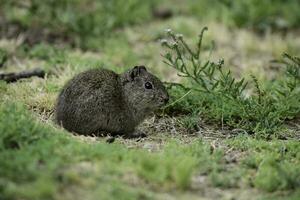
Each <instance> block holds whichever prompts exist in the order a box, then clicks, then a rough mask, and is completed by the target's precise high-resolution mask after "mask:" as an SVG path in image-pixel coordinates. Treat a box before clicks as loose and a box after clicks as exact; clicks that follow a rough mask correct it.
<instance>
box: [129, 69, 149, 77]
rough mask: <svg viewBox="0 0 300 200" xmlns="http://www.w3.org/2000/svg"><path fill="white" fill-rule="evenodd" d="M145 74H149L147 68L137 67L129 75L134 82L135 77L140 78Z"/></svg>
mask: <svg viewBox="0 0 300 200" xmlns="http://www.w3.org/2000/svg"><path fill="white" fill-rule="evenodd" d="M143 72H147V69H146V67H145V66H135V67H134V68H133V69H132V70H130V72H129V75H130V78H131V80H133V79H134V78H135V77H138V76H139V75H141V74H142V73H143Z"/></svg>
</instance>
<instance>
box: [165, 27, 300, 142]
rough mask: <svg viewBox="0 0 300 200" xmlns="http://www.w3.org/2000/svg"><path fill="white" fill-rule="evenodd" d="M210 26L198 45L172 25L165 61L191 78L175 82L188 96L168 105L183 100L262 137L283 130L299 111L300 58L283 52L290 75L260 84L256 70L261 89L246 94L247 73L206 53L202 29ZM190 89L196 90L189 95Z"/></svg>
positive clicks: (191, 109) (210, 116)
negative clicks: (236, 72)
mask: <svg viewBox="0 0 300 200" xmlns="http://www.w3.org/2000/svg"><path fill="white" fill-rule="evenodd" d="M206 30H207V28H206V27H205V28H204V29H203V30H202V32H201V33H200V35H199V38H198V41H197V45H196V48H195V49H193V48H192V47H190V45H188V44H187V43H186V41H185V40H184V38H183V36H182V35H181V34H175V33H174V32H173V31H172V30H170V29H168V30H167V35H168V38H169V40H166V39H165V40H162V45H163V46H164V47H166V48H167V52H166V53H165V54H164V55H163V57H164V62H165V63H166V64H167V65H169V66H171V67H172V68H174V69H176V70H177V71H178V76H180V77H184V78H186V79H188V81H189V82H188V84H186V85H182V84H174V83H171V85H173V86H178V87H177V95H178V93H180V92H178V90H179V91H181V92H185V94H184V95H183V96H182V97H184V98H182V97H181V98H179V99H180V101H179V100H176V101H174V102H173V103H171V104H170V105H169V106H168V107H169V108H168V109H169V110H172V107H173V110H176V107H177V108H178V104H179V103H182V104H185V105H188V104H190V106H189V109H187V110H188V111H189V112H190V113H193V116H194V114H195V113H197V112H198V113H199V114H200V113H201V114H202V115H203V114H204V116H206V118H208V119H210V120H214V121H217V122H219V123H220V124H222V125H223V124H226V125H228V126H230V127H233V128H240V129H244V130H245V131H247V132H248V133H257V135H259V136H262V137H270V136H271V135H273V134H274V133H278V130H280V129H281V128H282V126H281V125H282V124H283V122H284V121H285V120H288V119H293V118H295V117H297V116H298V115H299V113H300V106H299V102H300V93H299V89H300V82H299V70H300V65H299V58H297V57H292V56H289V55H288V54H284V58H285V59H287V61H285V62H284V65H285V66H286V76H283V78H282V80H278V81H276V82H275V83H273V84H272V85H273V86H272V87H270V88H266V86H265V85H260V83H259V81H258V80H257V79H256V77H255V76H252V79H253V83H254V89H255V91H256V92H254V93H250V95H248V96H246V95H245V93H246V92H247V93H248V94H249V91H250V88H247V85H249V84H248V83H249V82H247V81H245V79H244V78H242V79H240V80H238V79H237V78H235V77H234V76H233V75H232V73H231V72H230V70H228V69H226V68H225V66H224V61H223V59H220V61H219V62H217V63H215V62H212V61H211V60H210V59H209V58H207V59H205V58H203V56H202V55H201V53H202V49H201V48H202V39H203V33H204V32H205V31H206ZM266 85H267V84H266ZM270 85H271V84H270ZM178 88H179V89H178ZM246 89H247V91H246ZM191 91H193V93H191ZM172 93H173V92H172V91H171V94H172ZM187 94H189V95H194V96H193V97H189V98H188V97H186V96H187ZM175 95H176V93H175ZM184 101H188V103H187V102H184ZM170 107H171V108H170ZM174 107H175V109H174Z"/></svg>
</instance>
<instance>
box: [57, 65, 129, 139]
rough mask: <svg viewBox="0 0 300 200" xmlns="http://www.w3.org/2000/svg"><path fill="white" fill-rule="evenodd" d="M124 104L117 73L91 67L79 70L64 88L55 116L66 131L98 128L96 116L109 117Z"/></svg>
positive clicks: (103, 118) (102, 118)
mask: <svg viewBox="0 0 300 200" xmlns="http://www.w3.org/2000/svg"><path fill="white" fill-rule="evenodd" d="M123 104H124V103H123V102H122V89H121V86H120V83H119V75H118V74H116V73H114V72H113V71H110V70H105V69H93V70H89V71H86V72H83V73H80V74H78V75H77V76H75V77H74V78H73V79H71V80H70V81H69V82H68V83H67V84H66V86H65V87H64V88H63V90H62V91H61V93H60V95H59V97H58V102H57V106H56V120H57V122H58V123H59V124H61V125H63V127H64V128H66V129H67V130H69V131H75V132H77V133H84V134H89V133H91V132H94V131H96V130H97V129H98V128H99V127H98V126H99V120H108V119H109V116H107V115H109V114H112V113H114V114H116V112H122V110H123ZM102 124H103V123H102ZM104 124H105V123H104ZM106 124H107V125H109V122H107V123H106ZM103 128H105V127H103Z"/></svg>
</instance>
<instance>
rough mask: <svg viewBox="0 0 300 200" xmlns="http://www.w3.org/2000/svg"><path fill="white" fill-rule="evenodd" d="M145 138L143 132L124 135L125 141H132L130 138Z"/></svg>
mask: <svg viewBox="0 0 300 200" xmlns="http://www.w3.org/2000/svg"><path fill="white" fill-rule="evenodd" d="M145 137H147V134H146V133H144V132H143V131H140V130H136V131H134V132H133V133H132V134H129V135H125V136H124V138H126V139H132V138H145Z"/></svg>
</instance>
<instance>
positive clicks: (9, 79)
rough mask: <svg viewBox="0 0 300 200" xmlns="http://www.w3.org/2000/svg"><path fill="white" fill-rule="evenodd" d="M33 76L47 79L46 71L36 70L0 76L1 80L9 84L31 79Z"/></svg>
mask: <svg viewBox="0 0 300 200" xmlns="http://www.w3.org/2000/svg"><path fill="white" fill-rule="evenodd" d="M32 76H37V77H40V78H44V77H45V71H44V70H41V69H34V70H29V71H22V72H19V73H6V74H4V73H3V74H0V80H4V81H6V82H7V83H12V82H16V81H18V80H19V79H22V78H30V77H32Z"/></svg>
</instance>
